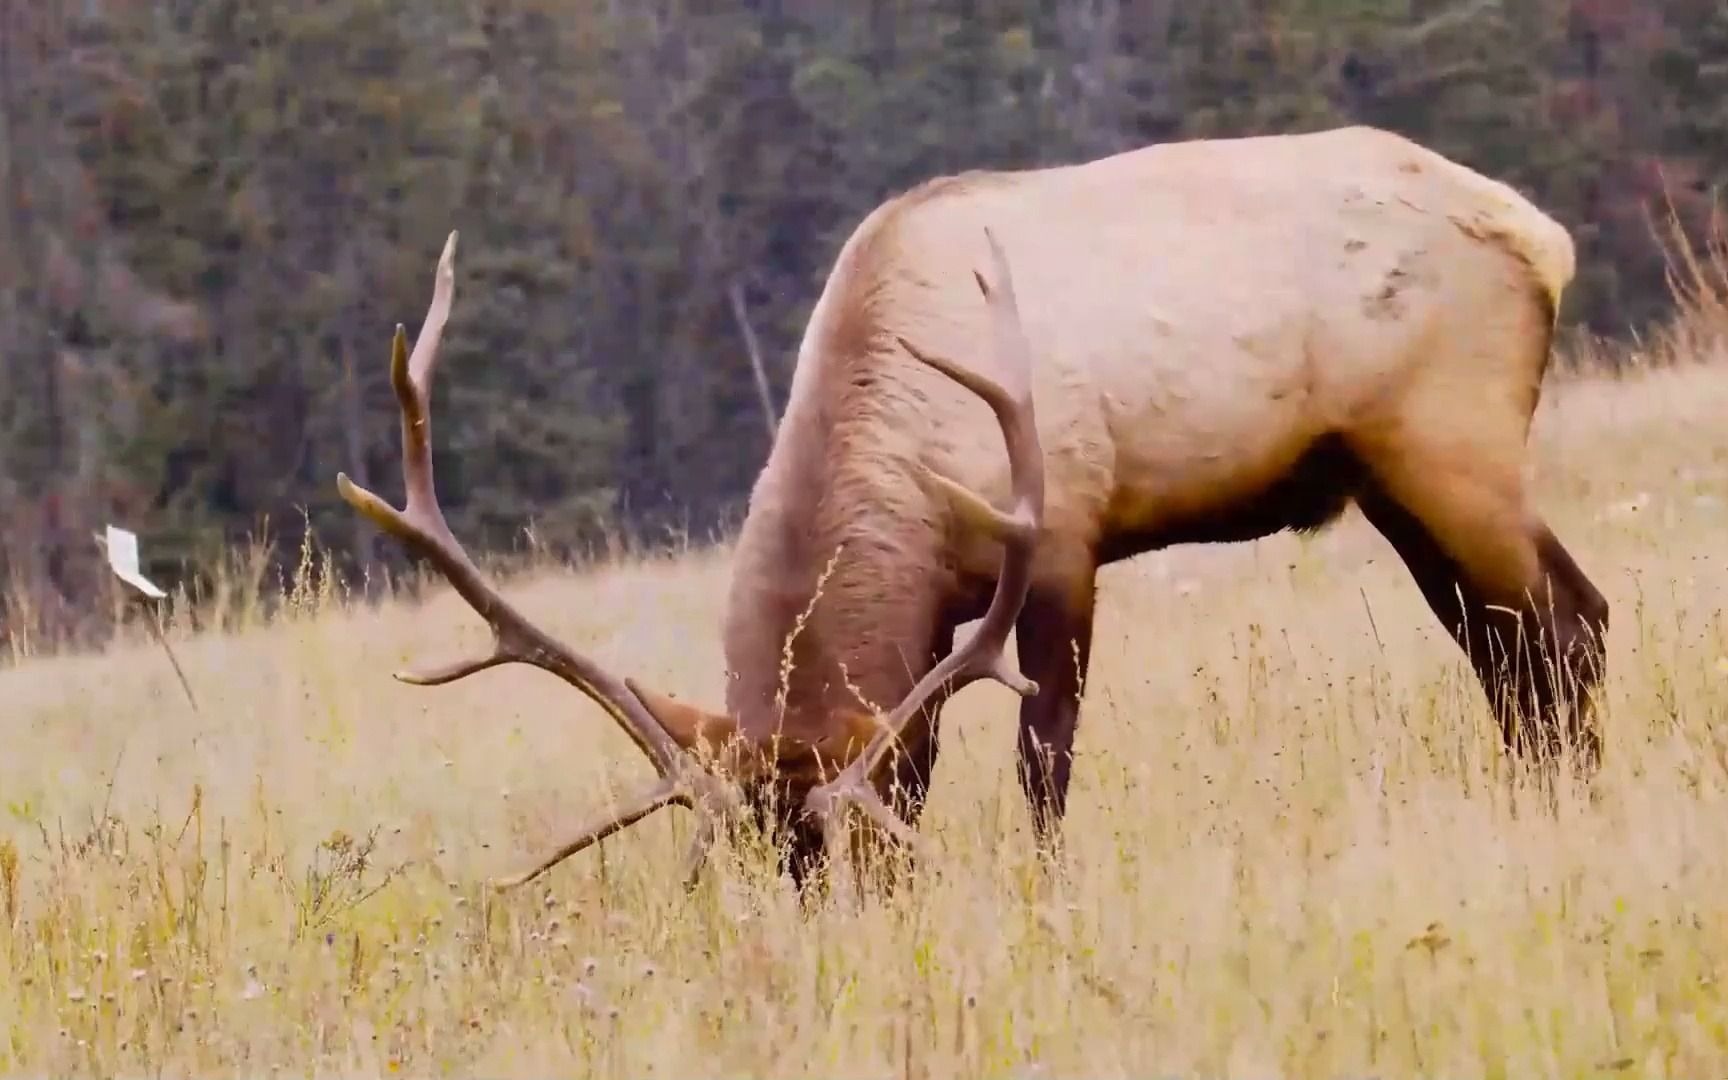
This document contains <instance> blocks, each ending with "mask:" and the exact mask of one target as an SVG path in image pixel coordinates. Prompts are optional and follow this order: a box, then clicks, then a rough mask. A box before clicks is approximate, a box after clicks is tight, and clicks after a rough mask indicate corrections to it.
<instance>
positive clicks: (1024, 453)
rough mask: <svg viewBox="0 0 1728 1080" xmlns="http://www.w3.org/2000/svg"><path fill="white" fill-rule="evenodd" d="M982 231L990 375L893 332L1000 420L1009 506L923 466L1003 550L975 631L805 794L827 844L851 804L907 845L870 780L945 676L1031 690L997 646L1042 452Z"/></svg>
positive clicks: (1038, 520) (1018, 577)
mask: <svg viewBox="0 0 1728 1080" xmlns="http://www.w3.org/2000/svg"><path fill="white" fill-rule="evenodd" d="M984 232H985V238H986V239H987V240H988V241H989V245H990V256H991V263H992V267H993V277H994V283H992V282H990V281H986V280H985V278H984V277H983V275H982V274H974V275H973V276H974V277H975V278H976V279H977V282H978V288H979V289H980V291H982V292H983V294H984V300H985V303H986V304H987V305H988V306H989V309H990V328H991V336H992V343H993V345H994V350H993V351H994V355H995V359H996V364H995V365H994V366H995V368H996V370H997V371H998V372H999V373H1000V374H999V375H998V378H997V379H994V380H993V379H990V378H988V377H986V376H984V375H982V374H980V373H978V372H977V371H974V370H972V369H969V368H965V367H962V366H960V365H959V364H956V363H954V362H953V361H951V360H948V359H945V358H943V357H940V356H933V355H930V354H928V353H925V352H923V351H921V350H920V349H919V348H917V347H916V346H914V345H913V344H912V343H911V342H908V341H906V340H905V339H900V344H901V346H902V347H904V348H905V349H906V351H907V352H909V353H911V354H912V356H914V357H915V358H917V359H918V360H920V361H922V362H924V363H926V364H929V365H930V366H931V367H933V368H935V369H936V370H937V371H940V372H942V373H943V374H944V375H946V376H948V377H949V378H950V379H953V380H954V381H955V382H957V383H959V384H960V385H961V386H964V387H965V388H966V389H968V390H970V391H972V392H973V393H974V394H977V395H978V396H979V397H981V398H983V399H984V402H985V403H986V404H987V405H989V406H990V410H991V411H992V412H993V413H995V414H996V420H997V422H998V423H999V424H1000V425H1001V427H1002V436H1003V439H1004V440H1005V442H1006V443H1007V449H1008V462H1009V467H1010V472H1011V475H1012V486H1013V493H1014V509H1013V510H1012V511H1010V512H1007V513H1004V512H1002V511H1001V510H998V509H997V508H996V507H994V506H992V505H990V503H989V502H988V501H986V500H985V499H984V498H983V497H982V496H980V495H978V494H976V493H975V492H973V491H971V490H970V489H968V488H966V487H964V486H962V485H960V484H958V483H956V482H955V481H953V480H951V479H949V478H947V477H944V476H940V475H936V474H932V476H933V478H934V479H935V480H936V481H937V482H938V483H939V484H940V486H942V487H943V488H945V489H946V490H947V492H948V494H949V495H950V496H951V498H952V500H953V502H954V504H955V506H956V507H957V509H958V510H959V512H960V513H961V515H962V516H963V517H964V518H966V520H967V521H968V522H970V523H972V524H974V525H975V526H977V527H978V528H980V529H981V530H982V531H984V532H986V533H988V534H989V535H991V536H993V537H996V538H997V539H999V540H1001V541H1002V544H1003V546H1004V549H1005V550H1004V552H1003V556H1002V569H1001V573H1000V574H999V575H998V577H997V581H996V593H995V595H994V596H993V597H992V598H991V600H990V607H989V610H988V611H986V612H985V614H984V619H983V621H982V622H981V623H980V624H979V627H978V630H977V632H976V633H974V634H973V635H972V637H971V638H970V639H968V640H967V642H966V643H965V644H964V645H962V646H960V647H959V648H957V649H955V650H954V651H953V652H951V653H949V654H948V655H947V656H946V657H944V658H943V659H942V661H941V662H940V663H938V664H937V665H936V666H935V667H934V668H932V669H931V670H930V672H929V673H928V674H926V675H925V676H924V678H922V679H920V680H919V681H918V684H917V685H916V686H914V687H913V688H912V690H911V692H910V693H908V694H907V695H906V699H905V700H904V701H902V702H901V703H900V704H899V706H897V707H896V708H895V709H894V711H893V712H892V713H890V714H889V715H888V718H887V721H886V724H885V725H884V727H883V728H882V730H881V731H879V732H878V733H877V734H876V736H875V737H874V738H872V739H871V740H870V743H869V745H868V746H866V747H865V748H864V751H863V753H861V754H860V755H859V756H858V757H857V758H855V759H853V761H852V762H851V764H849V765H848V766H847V767H846V768H845V769H844V770H842V771H841V772H840V774H839V775H838V776H836V777H835V778H834V779H833V780H831V781H829V782H828V783H827V784H824V785H822V786H821V787H818V788H815V789H813V790H812V791H811V792H810V793H809V795H808V796H806V798H805V802H804V806H805V810H806V811H807V812H808V813H810V814H813V815H815V816H816V817H817V818H819V819H820V820H821V822H822V827H823V831H824V833H825V834H826V836H827V840H828V843H829V846H830V848H831V849H832V848H833V847H834V844H835V842H836V840H837V838H838V832H837V831H838V830H839V829H840V828H841V827H842V825H843V822H844V814H845V811H846V809H847V808H848V807H849V806H850V807H856V808H858V809H859V810H861V811H862V812H863V813H864V814H865V815H866V816H868V817H869V818H871V820H873V821H875V822H876V823H877V824H878V825H881V826H882V827H883V828H884V829H885V830H887V831H888V832H889V833H890V834H891V835H892V836H894V837H895V838H896V839H898V840H900V841H901V842H902V843H905V844H907V845H908V846H912V845H914V844H915V843H916V837H915V835H914V834H913V832H912V830H911V828H910V827H909V826H907V825H906V823H905V822H903V821H901V820H900V819H899V818H898V817H896V816H895V814H894V812H893V811H892V810H890V809H889V808H888V806H887V805H886V804H884V803H883V801H882V797H881V795H880V794H879V793H878V792H877V789H876V787H875V781H876V779H877V777H878V774H879V773H880V771H881V769H882V766H883V764H884V763H885V762H886V761H887V760H888V751H889V750H890V748H891V747H892V746H893V745H894V744H895V743H897V742H898V741H899V740H900V737H901V733H902V732H903V731H904V730H905V728H906V725H907V724H908V723H910V722H911V720H912V718H913V717H914V716H915V715H917V713H918V710H919V709H921V708H923V707H924V704H925V703H926V702H927V701H929V700H930V697H931V695H933V694H934V693H936V691H937V690H938V689H940V688H941V687H942V686H943V685H944V684H949V683H951V684H952V685H953V688H954V689H955V690H959V689H960V688H961V687H964V686H966V685H968V684H969V683H971V682H973V681H975V680H977V679H984V678H988V679H995V680H996V681H997V682H1000V683H1002V684H1004V685H1005V686H1007V687H1008V688H1009V689H1011V690H1013V691H1015V692H1016V693H1018V694H1020V695H1021V696H1022V697H1029V696H1031V695H1033V694H1035V693H1037V692H1038V687H1037V684H1036V683H1034V682H1032V681H1031V680H1030V679H1027V678H1026V677H1025V676H1023V675H1021V674H1020V673H1019V672H1018V671H1016V670H1014V669H1013V668H1012V667H1010V666H1009V663H1008V657H1007V654H1006V652H1005V649H1006V647H1007V643H1008V634H1009V632H1010V631H1011V630H1013V628H1014V622H1015V620H1016V619H1018V618H1019V617H1020V609H1021V608H1022V607H1024V606H1025V604H1026V593H1027V590H1028V589H1029V587H1030V586H1031V578H1032V559H1033V556H1034V554H1035V553H1036V550H1037V542H1038V536H1039V533H1040V532H1041V531H1042V529H1043V526H1044V451H1043V448H1042V447H1041V445H1040V444H1039V441H1038V427H1037V423H1036V421H1035V418H1034V415H1033V410H1032V348H1031V345H1030V343H1029V342H1028V341H1027V340H1026V333H1025V329H1024V328H1023V327H1022V325H1021V323H1020V312H1019V306H1018V304H1017V303H1016V301H1015V297H1014V282H1013V277H1012V275H1011V273H1010V272H1009V269H1008V259H1007V256H1006V255H1004V254H1003V251H1002V246H1001V244H1000V243H999V242H998V241H997V239H996V236H995V234H994V233H992V232H991V231H990V230H989V229H985V231H984Z"/></svg>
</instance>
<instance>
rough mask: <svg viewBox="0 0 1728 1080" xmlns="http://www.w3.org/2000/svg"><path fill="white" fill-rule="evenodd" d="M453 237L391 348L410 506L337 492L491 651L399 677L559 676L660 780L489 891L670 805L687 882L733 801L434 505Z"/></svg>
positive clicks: (437, 682) (352, 487)
mask: <svg viewBox="0 0 1728 1080" xmlns="http://www.w3.org/2000/svg"><path fill="white" fill-rule="evenodd" d="M455 258H456V234H455V233H454V232H452V233H451V234H450V238H449V240H447V241H446V242H445V244H444V254H443V255H442V256H441V257H440V258H439V260H438V272H437V277H436V279H435V281H434V284H433V290H432V304H431V306H430V307H429V308H428V309H427V311H426V322H425V325H423V326H422V327H421V329H420V336H419V338H418V339H417V340H416V341H415V342H414V355H413V356H412V358H410V357H409V355H408V346H407V335H406V333H405V332H404V331H403V329H402V326H401V324H400V323H398V324H397V326H396V336H395V340H394V341H393V342H392V346H391V357H390V381H391V384H392V385H393V386H394V387H395V389H396V400H397V402H398V403H399V405H400V406H401V410H402V479H403V483H404V486H405V487H406V489H407V498H408V501H407V505H406V507H405V508H403V509H401V510H397V509H396V508H394V507H392V506H391V505H389V504H388V503H386V502H385V501H384V500H383V499H381V498H379V497H378V496H376V495H374V494H373V493H372V492H370V491H367V490H366V489H364V488H362V487H359V486H358V485H356V484H354V483H353V482H351V481H350V480H349V479H348V477H347V475H346V474H345V473H339V474H338V475H337V477H336V486H337V489H338V490H339V491H340V492H341V493H342V497H343V498H344V499H346V500H347V501H348V502H349V503H350V504H351V505H352V506H353V507H354V508H355V509H357V510H359V511H360V513H362V514H364V515H365V516H366V518H367V519H368V520H370V521H371V522H372V523H373V524H374V525H376V526H378V528H379V529H381V530H383V531H384V532H386V533H388V534H390V535H391V536H394V537H396V538H397V539H398V540H400V541H401V542H402V543H403V544H405V545H406V546H407V547H408V548H409V549H410V550H412V551H414V552H416V553H418V554H419V555H421V556H423V557H424V558H425V559H426V560H427V561H428V562H430V563H431V564H432V565H433V566H434V567H436V568H437V569H438V571H439V572H440V573H441V574H443V575H444V577H445V578H446V579H447V580H448V581H449V582H450V584H451V585H452V586H453V587H454V588H455V589H456V592H457V593H459V594H460V595H461V597H462V599H464V600H466V601H467V602H468V604H469V606H470V607H472V608H473V609H474V610H475V611H476V612H477V613H479V615H480V617H481V618H483V619H485V620H486V623H487V625H488V626H490V627H491V628H492V637H493V647H492V652H491V653H490V654H489V655H487V656H484V657H480V658H476V659H471V660H462V661H458V662H456V663H453V664H449V665H446V666H444V667H442V668H438V669H436V670H433V671H427V672H422V673H418V674H416V673H406V672H404V673H398V674H397V676H396V677H397V678H398V679H400V680H402V681H403V682H406V683H412V684H414V685H416V686H441V685H443V684H445V683H449V682H454V681H456V680H457V679H461V678H464V677H466V676H468V675H473V674H475V673H476V672H480V671H485V670H487V669H488V668H493V667H497V666H498V665H500V664H510V663H521V664H530V665H532V666H534V667H537V668H540V669H541V670H543V671H548V672H550V673H552V674H553V675H556V676H558V677H559V678H560V679H563V680H564V681H565V682H567V683H569V684H570V685H571V686H574V687H575V688H576V689H578V690H580V691H582V693H584V694H586V695H587V696H588V697H590V698H592V699H593V700H594V701H595V702H596V703H598V704H599V705H600V707H601V708H603V709H605V710H606V711H607V713H609V714H610V715H611V716H612V718H613V719H614V720H616V721H617V722H618V725H619V726H620V727H622V728H623V729H624V732H625V734H627V735H629V736H630V738H631V739H632V740H634V741H635V743H636V745H637V746H639V747H641V748H642V752H643V753H645V754H647V755H648V760H649V761H650V762H652V763H653V765H654V769H655V771H656V772H658V773H659V774H660V780H659V782H658V783H656V784H654V785H653V786H652V787H651V788H649V789H648V790H647V791H645V792H644V793H642V794H641V795H640V796H638V797H636V798H634V799H632V800H629V801H627V803H626V804H625V806H624V807H623V808H622V809H620V810H618V811H617V812H615V813H613V814H611V815H608V816H606V817H604V818H601V819H600V820H598V821H596V822H595V823H594V824H592V825H590V826H589V827H587V828H585V829H583V830H582V831H581V832H580V833H579V834H578V835H577V836H576V837H575V838H574V839H572V840H571V841H570V842H568V843H566V844H563V845H561V846H560V847H559V848H558V850H557V851H556V852H555V853H554V854H553V855H551V856H550V857H548V858H547V859H545V860H544V861H542V862H541V863H540V864H539V865H538V866H535V867H534V868H533V869H531V870H528V871H527V872H525V873H522V874H518V875H516V876H514V877H511V878H507V879H504V880H503V881H500V882H497V883H495V884H496V886H497V887H499V888H513V887H515V886H517V885H522V884H525V883H526V882H529V881H532V880H533V879H534V878H536V877H538V876H539V875H540V874H542V873H544V872H546V871H547V870H549V869H551V868H552V867H553V866H555V865H557V864H558V863H560V862H562V861H563V860H565V859H567V858H569V857H570V856H571V855H574V854H576V853H577V852H578V851H581V850H582V849H583V848H585V847H588V846H589V845H590V844H594V843H597V842H598V841H600V840H602V839H604V838H605V837H607V836H609V835H611V834H612V833H614V832H617V831H618V830H619V829H623V828H625V827H627V826H629V825H632V824H634V823H636V822H637V821H640V820H641V819H643V818H645V817H647V816H648V815H649V814H652V813H654V812H655V811H656V810H659V809H661V808H662V807H665V806H670V805H672V804H674V803H676V804H678V805H680V806H685V807H688V808H690V809H691V810H693V811H695V812H696V813H697V814H698V816H699V817H700V819H701V820H700V823H699V824H698V827H697V835H696V840H695V844H694V846H693V847H692V848H691V853H690V860H689V864H688V868H687V873H686V882H687V883H688V882H690V881H693V880H694V877H695V874H696V871H697V870H698V869H699V868H700V865H701V862H702V860H703V858H704V857H705V855H706V851H707V848H708V844H709V843H710V842H711V841H712V839H713V838H714V835H715V831H716V826H717V824H718V818H719V816H720V815H722V814H728V813H732V812H735V811H736V810H737V808H738V800H737V798H736V796H735V794H734V793H733V792H732V790H731V788H730V787H728V786H727V785H726V784H725V783H723V782H722V780H721V779H720V777H719V776H717V775H716V774H715V773H712V772H710V771H708V770H707V769H705V768H703V767H702V766H701V765H700V764H699V763H698V762H697V760H696V759H695V757H694V756H693V755H691V754H689V753H687V752H686V748H685V747H683V746H681V745H680V744H679V743H678V741H677V740H676V739H674V738H673V737H672V736H671V734H669V733H668V732H667V730H666V728H665V727H664V726H662V725H661V724H660V722H659V721H658V720H656V719H655V718H654V716H653V714H652V713H650V712H649V711H648V710H647V708H646V707H644V705H643V704H642V701H641V699H640V698H638V697H637V696H636V694H635V692H634V691H632V690H631V689H630V687H629V686H627V685H626V684H625V683H624V682H622V681H620V680H619V679H617V678H616V677H615V676H613V675H612V674H611V673H609V672H607V671H606V670H604V669H603V668H601V667H600V666H599V665H598V664H596V663H594V661H592V660H590V659H589V658H588V657H586V656H583V655H581V654H580V653H577V652H574V651H572V650H571V649H569V648H568V647H566V646H565V645H563V644H562V643H560V642H558V641H557V640H555V639H553V638H552V637H551V636H549V635H548V634H546V633H545V631H543V630H541V629H540V628H539V627H537V626H535V625H534V624H533V623H531V622H529V621H528V619H527V617H526V616H524V615H523V614H522V613H521V612H519V611H517V610H516V609H515V608H514V607H512V606H511V605H510V604H509V603H508V602H507V601H505V600H504V598H503V597H502V596H500V595H499V594H498V593H497V591H495V590H494V589H493V588H492V586H490V585H489V584H487V582H486V580H485V579H484V577H482V575H481V573H480V571H479V569H478V568H476V567H475V565H474V563H473V561H472V560H470V559H469V558H468V553H467V552H465V551H463V550H462V545H461V544H460V543H458V542H457V540H456V537H455V536H454V535H453V534H452V533H451V532H450V527H449V525H448V524H447V523H446V522H445V520H444V512H443V510H442V509H441V508H440V507H439V505H438V492H437V489H436V488H435V487H434V486H433V482H432V416H431V400H432V373H433V370H434V369H435V368H436V367H437V364H438V345H439V341H440V338H441V337H442V335H443V332H444V323H445V321H446V320H447V319H448V318H449V317H450V303H451V298H452V294H453V293H454V291H455V269H454V264H455Z"/></svg>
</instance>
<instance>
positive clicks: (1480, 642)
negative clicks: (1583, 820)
mask: <svg viewBox="0 0 1728 1080" xmlns="http://www.w3.org/2000/svg"><path fill="white" fill-rule="evenodd" d="M1444 460H1446V459H1445V458H1442V457H1440V456H1438V455H1426V454H1421V453H1419V452H1412V451H1407V452H1405V453H1403V454H1398V455H1385V456H1382V457H1381V459H1380V460H1379V461H1370V462H1369V467H1370V471H1371V472H1372V473H1373V474H1375V477H1376V479H1375V480H1374V481H1371V482H1370V483H1369V484H1368V485H1367V486H1366V488H1365V490H1364V491H1363V492H1362V494H1361V497H1360V499H1359V504H1360V506H1361V508H1362V511H1363V513H1364V515H1365V516H1366V517H1367V518H1368V520H1369V521H1370V522H1371V523H1373V525H1374V526H1375V528H1377V529H1378V530H1379V531H1380V533H1381V534H1382V535H1384V536H1385V537H1386V539H1387V540H1388V541H1389V542H1390V543H1391V544H1392V546H1393V547H1394V548H1395V549H1396V550H1397V552H1398V554H1399V557H1400V558H1402V559H1403V561H1404V563H1405V565H1406V567H1408V569H1409V571H1410V573H1411V575H1412V576H1413V577H1414V578H1415V580H1416V584H1417V586H1418V588H1419V589H1420V590H1421V592H1422V594H1423V597H1424V598H1425V599H1426V600H1427V601H1428V605H1429V606H1430V607H1431V608H1432V609H1433V610H1434V613H1435V614H1436V615H1437V616H1439V618H1440V619H1441V621H1442V622H1443V623H1444V624H1445V626H1446V628H1447V629H1448V630H1449V631H1451V633H1452V635H1453V638H1454V639H1455V640H1456V641H1457V642H1458V644H1459V645H1460V647H1462V648H1463V649H1464V651H1465V652H1466V654H1467V655H1468V657H1469V660H1470V663H1471V666H1472V667H1473V668H1474V669H1475V672H1476V675H1477V678H1478V680H1479V681H1480V682H1481V683H1482V686H1483V689H1484V690H1485V691H1486V692H1487V694H1488V697H1489V701H1490V703H1491V705H1492V707H1493V709H1494V712H1495V716H1496V719H1497V720H1498V721H1499V725H1500V729H1501V736H1502V739H1503V741H1504V742H1505V745H1506V747H1507V749H1508V750H1509V751H1511V752H1513V753H1516V754H1522V755H1529V756H1534V757H1536V758H1538V759H1539V760H1552V758H1553V756H1554V754H1555V753H1556V752H1557V751H1558V750H1559V749H1560V747H1561V746H1562V745H1564V744H1565V743H1567V742H1570V743H1571V745H1572V746H1573V747H1574V749H1575V750H1576V751H1577V752H1578V755H1579V760H1580V763H1581V764H1582V765H1584V766H1585V767H1586V768H1593V767H1594V765H1595V764H1596V762H1597V760H1598V758H1599V754H1600V740H1599V737H1598V735H1597V732H1596V731H1595V728H1594V724H1593V722H1592V719H1593V718H1592V716H1591V697H1592V695H1593V694H1594V691H1595V689H1596V687H1597V685H1598V684H1599V682H1600V679H1601V675H1602V664H1603V655H1602V651H1601V646H1602V638H1603V635H1604V634H1605V633H1606V631H1607V623H1608V605H1607V601H1606V600H1605V599H1604V598H1603V597H1602V594H1601V593H1600V592H1598V591H1597V590H1596V588H1595V586H1594V585H1592V584H1591V582H1590V581H1589V579H1588V578H1586V577H1585V576H1584V574H1583V572H1582V571H1581V570H1579V568H1578V566H1577V564H1576V563H1575V562H1574V561H1573V560H1572V558H1571V555H1570V554H1569V553H1568V552H1567V551H1566V549H1565V548H1564V547H1563V546H1562V545H1561V544H1560V541H1559V540H1558V539H1557V538H1556V537H1555V536H1554V533H1553V531H1552V530H1551V529H1549V528H1548V526H1547V525H1546V524H1545V523H1543V522H1542V521H1540V520H1539V519H1537V518H1536V517H1535V516H1534V515H1532V514H1530V513H1529V512H1528V511H1527V510H1526V504H1525V498H1524V491H1523V486H1522V482H1521V478H1520V477H1519V476H1518V475H1517V473H1516V459H1515V458H1513V459H1496V458H1494V457H1493V456H1491V455H1484V456H1483V457H1482V458H1477V459H1474V460H1473V461H1471V459H1470V458H1469V456H1468V455H1466V456H1465V458H1464V460H1465V461H1471V463H1470V464H1458V462H1459V461H1460V459H1459V458H1458V457H1456V456H1453V457H1452V458H1451V460H1452V461H1453V462H1454V464H1452V465H1450V466H1447V467H1440V468H1434V467H1433V466H1434V465H1435V464H1436V463H1437V462H1441V461H1444ZM1485 460H1486V461H1496V460H1499V461H1503V462H1504V468H1498V469H1486V470H1485V469H1484V468H1483V467H1482V463H1483V461H1485Z"/></svg>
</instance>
